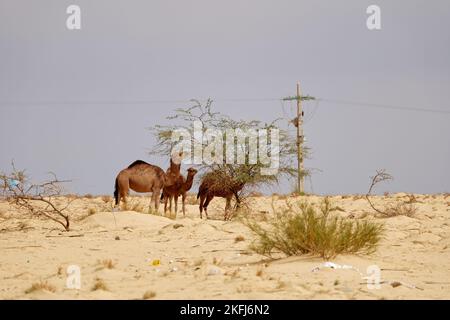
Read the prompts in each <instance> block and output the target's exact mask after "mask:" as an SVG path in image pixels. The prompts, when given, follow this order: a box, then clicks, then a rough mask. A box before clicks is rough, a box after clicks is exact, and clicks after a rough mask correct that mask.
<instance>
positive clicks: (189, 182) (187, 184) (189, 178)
mask: <svg viewBox="0 0 450 320" xmlns="http://www.w3.org/2000/svg"><path fill="white" fill-rule="evenodd" d="M193 182H194V175H193V174H188V176H187V178H186V182H185V183H184V185H183V189H184V190H186V191H187V190H189V189H191V187H192V183H193Z"/></svg>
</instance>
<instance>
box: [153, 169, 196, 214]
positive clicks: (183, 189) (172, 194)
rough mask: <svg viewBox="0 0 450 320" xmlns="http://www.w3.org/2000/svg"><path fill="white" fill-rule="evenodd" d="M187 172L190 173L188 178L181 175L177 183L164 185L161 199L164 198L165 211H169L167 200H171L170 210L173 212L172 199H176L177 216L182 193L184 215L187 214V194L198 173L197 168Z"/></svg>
mask: <svg viewBox="0 0 450 320" xmlns="http://www.w3.org/2000/svg"><path fill="white" fill-rule="evenodd" d="M187 172H188V174H187V177H186V179H185V178H184V177H183V176H181V175H180V177H179V178H177V181H176V183H175V184H173V185H171V186H169V187H164V189H163V193H162V195H161V200H162V199H164V212H166V211H167V202H169V211H170V213H172V199H173V200H174V201H175V217H176V216H177V212H178V197H179V196H180V195H181V203H182V210H183V216H186V195H187V192H188V191H189V190H190V189H191V187H192V184H193V182H194V176H195V175H196V174H197V170H196V169H195V168H189V169H188V170H187Z"/></svg>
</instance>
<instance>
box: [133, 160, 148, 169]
mask: <svg viewBox="0 0 450 320" xmlns="http://www.w3.org/2000/svg"><path fill="white" fill-rule="evenodd" d="M140 164H146V165H149V166H151V164H150V163H147V162H145V161H143V160H136V161H135V162H133V163H132V164H130V165H129V166H128V169H131V168H133V167H135V166H137V165H140Z"/></svg>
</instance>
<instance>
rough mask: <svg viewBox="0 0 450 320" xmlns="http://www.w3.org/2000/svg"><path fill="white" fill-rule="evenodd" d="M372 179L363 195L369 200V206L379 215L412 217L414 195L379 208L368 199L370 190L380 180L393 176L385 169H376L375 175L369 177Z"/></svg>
mask: <svg viewBox="0 0 450 320" xmlns="http://www.w3.org/2000/svg"><path fill="white" fill-rule="evenodd" d="M371 179H372V181H371V183H370V186H369V191H367V194H366V196H365V198H366V200H367V202H369V205H370V207H371V208H372V209H373V210H375V211H376V212H377V213H379V214H380V215H381V216H383V217H386V218H389V217H396V216H400V215H402V216H407V217H412V216H414V214H415V213H416V212H417V208H416V207H415V206H414V203H415V202H417V200H416V198H415V197H414V195H408V200H407V201H401V202H399V201H396V202H395V203H394V204H387V205H385V207H384V208H382V209H380V208H378V207H376V206H375V205H374V203H373V202H372V200H371V199H370V197H371V195H372V191H373V189H374V188H375V186H376V185H377V184H379V183H381V182H384V181H389V180H392V179H393V177H392V176H391V175H390V174H389V173H387V172H386V170H384V169H382V170H377V173H376V175H375V176H373V177H371Z"/></svg>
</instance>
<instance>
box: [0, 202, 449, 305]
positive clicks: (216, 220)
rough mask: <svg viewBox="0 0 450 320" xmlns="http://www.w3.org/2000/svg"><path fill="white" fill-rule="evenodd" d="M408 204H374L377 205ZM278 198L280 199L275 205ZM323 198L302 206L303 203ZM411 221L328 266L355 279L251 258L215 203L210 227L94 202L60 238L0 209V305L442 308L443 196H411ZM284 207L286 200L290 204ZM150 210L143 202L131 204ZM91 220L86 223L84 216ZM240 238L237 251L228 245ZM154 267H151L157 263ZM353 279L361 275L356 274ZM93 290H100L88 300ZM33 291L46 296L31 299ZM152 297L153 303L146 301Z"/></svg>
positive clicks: (245, 233)
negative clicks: (375, 281)
mask: <svg viewBox="0 0 450 320" xmlns="http://www.w3.org/2000/svg"><path fill="white" fill-rule="evenodd" d="M407 196H408V195H406V194H396V195H391V196H386V197H376V199H375V200H374V201H375V203H376V204H379V205H383V204H386V203H389V202H392V201H394V200H395V199H400V198H404V199H407ZM281 198H283V197H281ZM321 199H322V198H321V197H317V196H308V197H307V200H308V201H309V202H317V203H318V202H319V201H321ZM415 199H416V203H415V205H416V207H417V210H418V211H417V213H416V214H415V216H413V217H405V216H397V217H391V218H377V217H374V218H373V219H376V220H377V221H380V222H382V223H384V225H385V230H386V231H385V234H384V237H383V240H382V242H381V244H380V246H379V248H378V250H377V251H376V252H375V253H374V254H372V255H369V256H358V255H344V256H338V257H337V258H335V259H332V262H333V263H336V264H339V265H350V266H352V267H354V269H330V268H320V269H319V270H317V271H316V272H312V270H313V269H314V268H315V267H317V266H321V265H322V264H323V263H324V262H325V261H324V260H322V259H320V258H316V257H310V256H299V257H288V258H282V259H278V260H273V261H271V260H268V259H267V258H265V257H262V256H260V255H257V254H255V253H253V252H252V251H251V250H249V244H250V243H251V241H252V234H251V232H249V230H248V229H247V228H246V227H245V226H244V225H242V224H241V223H239V222H238V221H227V222H224V221H222V220H221V219H222V218H223V207H224V202H223V201H221V200H218V199H215V200H214V201H213V202H212V204H211V207H210V216H211V218H212V219H211V220H207V221H206V220H200V218H199V214H198V208H197V206H196V205H188V206H187V215H186V217H182V214H181V215H180V214H178V217H177V219H176V220H172V219H168V218H165V217H162V216H155V215H150V214H144V213H138V212H132V211H122V212H116V213H112V212H111V211H110V206H111V204H108V203H105V202H104V201H102V199H101V198H93V199H85V198H82V199H79V200H77V201H76V202H74V208H73V209H72V210H73V214H72V215H73V217H72V220H73V228H72V230H71V231H70V232H62V231H61V230H60V228H59V227H58V226H57V225H56V224H53V223H51V222H47V221H41V220H23V219H17V216H18V212H16V211H14V209H13V208H11V207H9V205H8V204H7V203H6V202H4V201H3V202H0V217H1V218H0V229H1V230H2V231H1V232H0V249H1V253H2V254H1V259H0V279H1V281H0V298H1V299H142V298H143V296H144V294H145V293H147V295H146V296H147V297H152V298H153V299H192V298H193V299H449V298H450V265H449V262H450V196H448V195H415ZM272 200H274V206H278V205H281V203H282V202H284V201H285V199H280V198H279V197H276V196H274V197H255V198H251V199H250V208H251V213H250V214H253V215H255V216H258V215H260V216H262V215H266V216H267V217H268V218H269V219H270V218H271V215H272V209H271V208H272ZM289 200H290V201H291V200H294V199H293V198H292V197H290V198H289ZM331 200H332V202H333V203H334V204H335V205H337V206H339V207H340V208H342V209H343V210H344V211H343V212H340V213H339V214H341V215H343V216H347V217H352V218H354V219H358V218H360V217H363V216H370V215H372V216H373V215H374V212H373V210H371V209H370V207H369V206H368V204H367V201H365V200H364V199H360V197H357V196H356V197H355V196H334V197H331ZM132 201H134V202H135V203H142V205H143V206H145V207H146V206H147V205H148V201H149V199H148V198H142V197H135V198H133V199H132ZM88 213H90V215H89V214H88ZM238 236H241V238H242V239H243V241H236V237H238ZM157 260H159V261H160V264H159V265H158V264H157V263H156V262H155V261H157ZM69 265H77V266H79V267H80V270H81V288H80V289H79V290H76V289H69V288H66V279H67V275H66V269H67V267H68V266H69ZM370 265H377V266H379V268H381V278H382V280H386V281H388V282H389V281H391V284H389V283H388V282H387V283H383V284H381V287H380V288H379V289H370V288H368V287H367V285H366V284H365V282H366V280H364V279H362V276H366V275H367V267H368V266H370ZM356 269H357V270H359V271H360V272H361V273H362V276H361V274H360V273H359V272H358V271H357V270H356ZM97 282H100V283H102V284H103V288H101V286H100V287H99V288H98V289H97V290H93V289H94V286H95V285H96V283H97ZM35 283H46V284H48V285H49V287H48V288H47V289H45V288H44V289H39V288H37V289H36V290H30V287H31V286H32V285H33V284H35ZM153 296H154V297H153Z"/></svg>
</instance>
